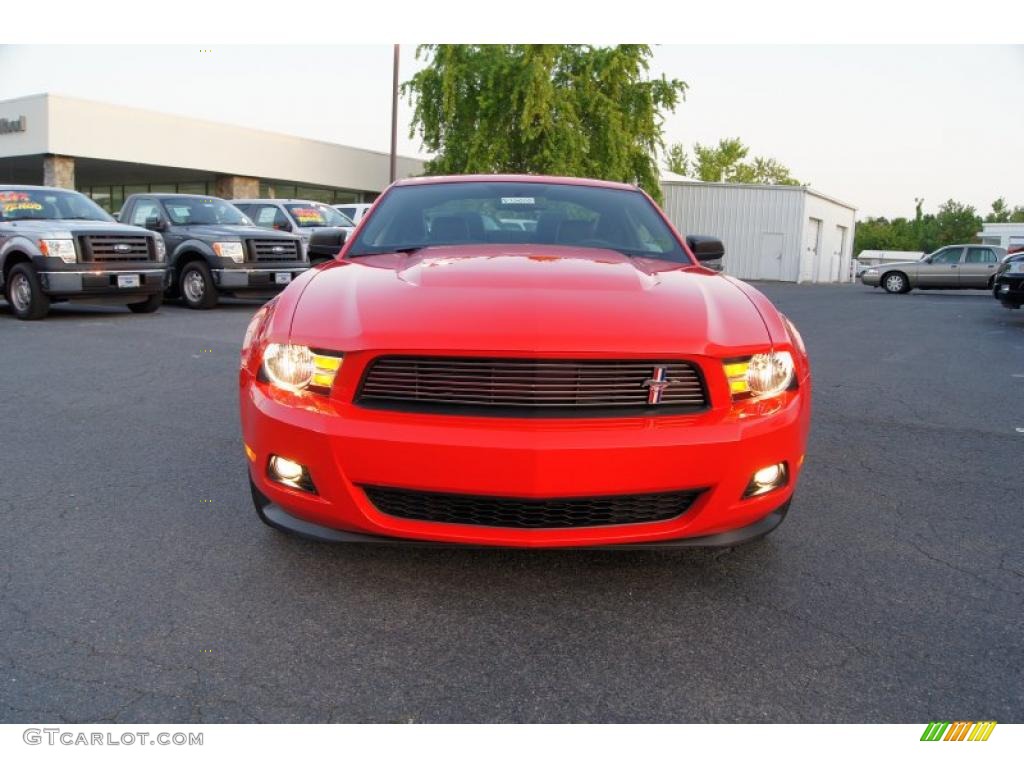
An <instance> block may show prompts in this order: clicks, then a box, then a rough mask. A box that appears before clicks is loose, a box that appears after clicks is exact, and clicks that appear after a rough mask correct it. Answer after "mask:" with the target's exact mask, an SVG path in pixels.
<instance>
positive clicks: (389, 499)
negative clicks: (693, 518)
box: [363, 486, 700, 528]
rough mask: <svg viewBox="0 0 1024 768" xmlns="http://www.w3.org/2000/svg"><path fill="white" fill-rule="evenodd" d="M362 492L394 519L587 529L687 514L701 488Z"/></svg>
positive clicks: (369, 489)
mask: <svg viewBox="0 0 1024 768" xmlns="http://www.w3.org/2000/svg"><path fill="white" fill-rule="evenodd" d="M363 491H365V493H366V496H367V497H368V498H369V499H370V502H371V503H372V504H373V505H374V506H375V507H376V508H377V509H379V510H380V511H381V512H383V513H384V514H386V515H391V516H393V517H403V518H406V519H407V520H424V521H427V522H431V523H460V524H462V525H487V526H492V527H496V528H586V527H591V526H598V525H625V524H627V523H656V522H660V521H663V520H671V519H673V518H675V517H679V516H680V515H682V514H684V513H685V512H686V511H687V510H688V509H689V508H690V506H691V505H692V504H693V502H694V501H695V500H696V498H697V497H698V496H699V495H700V491H699V490H698V491H671V492H669V493H645V494H638V495H632V496H587V497H572V498H556V499H517V498H508V497H504V496H465V495H462V494H455V493H435V492H432V491H410V490H405V489H400V488H383V487H380V486H364V487H363Z"/></svg>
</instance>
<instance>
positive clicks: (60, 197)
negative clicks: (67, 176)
mask: <svg viewBox="0 0 1024 768" xmlns="http://www.w3.org/2000/svg"><path fill="white" fill-rule="evenodd" d="M21 219H86V220H87V221H113V220H114V219H113V217H111V215H110V214H109V213H107V212H106V211H104V210H103V209H102V208H100V207H99V206H98V205H96V203H94V202H93V201H92V200H90V199H89V198H88V197H86V196H85V195H83V194H80V193H78V192H71V191H67V192H64V191H58V190H53V189H0V221H19V220H21Z"/></svg>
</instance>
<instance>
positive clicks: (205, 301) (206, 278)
mask: <svg viewBox="0 0 1024 768" xmlns="http://www.w3.org/2000/svg"><path fill="white" fill-rule="evenodd" d="M178 285H179V286H180V290H181V300H182V302H183V303H184V304H185V306H186V307H188V308H189V309H212V308H213V307H215V306H217V289H216V288H214V287H213V275H211V274H210V268H209V267H208V266H206V262H204V261H190V262H189V263H188V264H186V265H185V268H184V269H182V270H181V279H180V280H179V281H178Z"/></svg>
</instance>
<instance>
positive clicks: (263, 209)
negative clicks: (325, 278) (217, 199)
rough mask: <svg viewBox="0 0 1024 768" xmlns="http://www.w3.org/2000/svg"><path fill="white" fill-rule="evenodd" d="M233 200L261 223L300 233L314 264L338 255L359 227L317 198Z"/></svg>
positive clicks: (261, 225)
mask: <svg viewBox="0 0 1024 768" xmlns="http://www.w3.org/2000/svg"><path fill="white" fill-rule="evenodd" d="M231 202H232V203H233V204H234V206H235V207H236V208H238V209H240V210H241V211H242V212H243V213H244V214H245V215H246V216H248V217H249V218H250V219H252V220H253V223H254V224H256V226H257V227H264V228H265V229H276V230H278V231H280V232H292V233H294V234H296V235H298V236H299V237H300V238H302V245H303V248H304V249H305V251H306V253H307V254H308V256H309V260H310V262H312V263H314V264H315V263H316V262H318V261H327V260H328V259H333V258H334V257H335V256H337V255H338V251H340V250H341V246H342V245H344V243H345V240H346V238H347V237H348V236H349V235H351V234H352V232H353V230H354V229H355V227H356V225H355V224H353V223H352V220H351V219H349V218H348V217H347V216H345V215H344V214H343V213H340V212H338V211H337V210H335V209H334V208H332V207H331V206H329V205H324V204H323V203H318V202H316V201H315V200H292V199H283V198H261V199H246V200H232V201H231Z"/></svg>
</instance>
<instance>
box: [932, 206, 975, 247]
mask: <svg viewBox="0 0 1024 768" xmlns="http://www.w3.org/2000/svg"><path fill="white" fill-rule="evenodd" d="M980 229H981V217H979V216H978V214H977V212H976V211H975V210H974V206H973V205H965V204H963V203H958V202H957V201H956V200H947V201H946V202H944V203H943V204H942V205H940V206H939V212H938V213H937V214H936V215H935V234H936V237H937V242H936V243H935V244H934V248H938V247H939V246H942V245H947V244H949V243H973V242H974V240H975V238H976V237H977V234H978V231H979V230H980ZM927 250H929V251H930V250H933V248H929V249H927Z"/></svg>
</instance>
